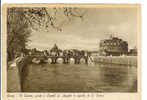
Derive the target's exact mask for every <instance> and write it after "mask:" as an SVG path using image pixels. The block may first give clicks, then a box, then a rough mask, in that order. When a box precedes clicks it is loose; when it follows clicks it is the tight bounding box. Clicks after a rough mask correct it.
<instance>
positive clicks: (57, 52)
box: [50, 44, 62, 56]
mask: <svg viewBox="0 0 147 100" xmlns="http://www.w3.org/2000/svg"><path fill="white" fill-rule="evenodd" d="M60 52H62V50H61V49H59V48H58V46H57V45H56V44H54V46H53V48H52V49H51V50H50V55H51V56H59V55H60Z"/></svg>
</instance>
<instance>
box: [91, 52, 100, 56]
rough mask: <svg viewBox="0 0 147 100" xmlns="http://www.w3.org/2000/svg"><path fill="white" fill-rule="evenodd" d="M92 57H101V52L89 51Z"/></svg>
mask: <svg viewBox="0 0 147 100" xmlns="http://www.w3.org/2000/svg"><path fill="white" fill-rule="evenodd" d="M89 54H90V56H99V55H100V53H99V51H89Z"/></svg>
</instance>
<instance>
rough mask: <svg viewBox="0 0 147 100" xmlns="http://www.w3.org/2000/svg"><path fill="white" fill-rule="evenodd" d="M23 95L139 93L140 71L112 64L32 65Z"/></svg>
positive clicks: (29, 66) (28, 67) (25, 81)
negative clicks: (138, 76)
mask: <svg viewBox="0 0 147 100" xmlns="http://www.w3.org/2000/svg"><path fill="white" fill-rule="evenodd" d="M27 72H28V73H27V75H26V76H25V77H26V78H25V80H24V84H23V85H24V90H23V91H24V92H136V91H137V76H136V72H137V69H136V67H135V66H132V67H128V66H122V65H112V64H95V65H86V64H40V65H38V64H30V65H28V66H27Z"/></svg>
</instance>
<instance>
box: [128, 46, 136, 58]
mask: <svg viewBox="0 0 147 100" xmlns="http://www.w3.org/2000/svg"><path fill="white" fill-rule="evenodd" d="M129 56H137V48H136V47H135V48H133V49H130V50H129Z"/></svg>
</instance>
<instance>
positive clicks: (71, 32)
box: [28, 7, 137, 50]
mask: <svg viewBox="0 0 147 100" xmlns="http://www.w3.org/2000/svg"><path fill="white" fill-rule="evenodd" d="M50 9H51V8H50ZM82 13H83V14H84V15H83V19H81V18H77V17H74V18H71V20H70V21H69V19H67V18H65V16H63V15H62V14H61V13H60V11H58V14H57V22H56V23H57V25H58V26H61V28H62V31H61V32H60V31H57V30H56V29H50V30H49V31H46V30H45V29H42V30H41V31H32V33H31V37H30V38H29V39H30V40H31V41H30V42H29V43H28V47H29V48H37V49H39V50H45V49H51V48H52V47H53V45H54V44H55V43H56V44H57V46H58V47H59V48H60V49H84V50H98V49H99V42H100V40H103V39H108V38H109V37H110V35H111V34H112V35H114V36H117V37H119V38H121V39H123V40H124V41H127V42H128V45H129V48H133V47H134V46H137V9H136V8H135V7H134V8H120V7H119V8H80V9H79V10H78V14H82Z"/></svg>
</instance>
